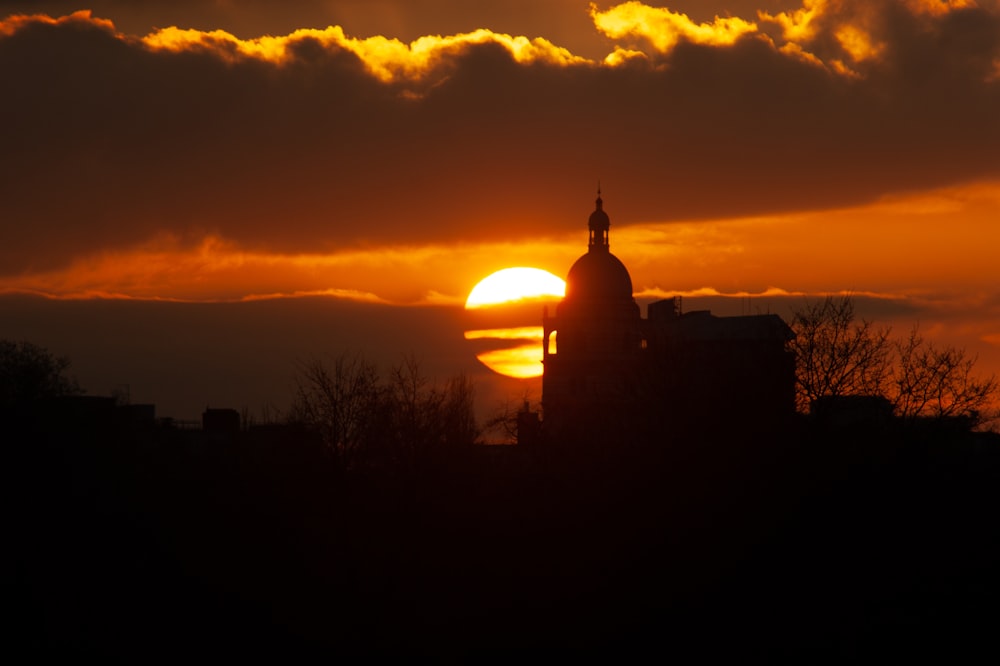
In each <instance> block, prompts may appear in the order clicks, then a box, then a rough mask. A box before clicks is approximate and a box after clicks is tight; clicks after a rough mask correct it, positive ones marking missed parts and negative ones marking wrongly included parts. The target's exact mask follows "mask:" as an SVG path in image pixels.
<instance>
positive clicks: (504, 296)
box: [465, 267, 566, 309]
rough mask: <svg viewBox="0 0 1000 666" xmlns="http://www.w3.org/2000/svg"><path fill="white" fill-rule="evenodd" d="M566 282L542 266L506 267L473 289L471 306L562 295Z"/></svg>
mask: <svg viewBox="0 0 1000 666" xmlns="http://www.w3.org/2000/svg"><path fill="white" fill-rule="evenodd" d="M565 294H566V283H565V282H563V280H562V279H561V278H559V277H556V276H555V275H553V274H552V273H549V272H548V271H544V270H542V269H540V268H525V267H517V268H505V269H503V270H500V271H497V272H496V273H493V274H491V275H489V276H487V277H485V278H483V279H482V280H480V281H479V283H478V284H477V285H476V286H475V287H473V289H472V291H471V292H469V297H468V298H467V299H466V301H465V307H466V308H467V309H474V308H481V307H487V306H490V305H499V304H501V303H510V302H513V301H519V300H522V299H527V298H542V297H545V296H551V297H558V298H562V297H563V296H564V295H565Z"/></svg>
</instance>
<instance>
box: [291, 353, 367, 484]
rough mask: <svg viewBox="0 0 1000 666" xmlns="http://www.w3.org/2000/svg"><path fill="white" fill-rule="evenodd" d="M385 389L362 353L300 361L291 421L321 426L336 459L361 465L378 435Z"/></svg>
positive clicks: (348, 464)
mask: <svg viewBox="0 0 1000 666" xmlns="http://www.w3.org/2000/svg"><path fill="white" fill-rule="evenodd" d="M381 393H382V389H381V387H380V386H379V383H378V371H377V369H376V368H375V366H374V365H373V364H371V363H369V362H368V361H366V360H365V359H364V358H363V357H362V356H361V355H360V354H342V355H341V356H338V357H336V358H334V359H332V361H331V362H324V361H323V360H322V359H319V358H311V359H309V360H308V361H305V362H303V363H301V364H300V366H299V368H298V372H297V374H296V377H295V394H294V396H293V399H292V404H291V407H290V408H289V414H288V420H289V421H291V422H295V423H302V424H305V425H307V426H309V427H310V428H314V429H316V430H317V431H318V432H319V434H320V437H321V438H322V441H323V444H324V446H325V447H326V449H327V451H328V452H329V454H330V455H331V456H332V457H333V459H334V462H335V463H336V464H337V465H338V466H339V467H341V468H343V469H350V468H351V467H354V466H355V465H357V464H358V462H359V458H360V457H361V456H362V454H363V453H366V452H367V451H368V450H370V449H371V446H372V442H373V441H374V440H375V439H377V435H376V431H377V430H378V425H379V420H378V417H379V415H380V414H379V413H380V406H381V403H382V399H381V398H382V396H381Z"/></svg>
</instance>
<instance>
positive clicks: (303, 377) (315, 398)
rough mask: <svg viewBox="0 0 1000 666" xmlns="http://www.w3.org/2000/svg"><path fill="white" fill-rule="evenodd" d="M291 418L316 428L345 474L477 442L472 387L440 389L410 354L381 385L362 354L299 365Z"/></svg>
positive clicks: (457, 380) (453, 383)
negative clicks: (352, 470) (346, 471)
mask: <svg viewBox="0 0 1000 666" xmlns="http://www.w3.org/2000/svg"><path fill="white" fill-rule="evenodd" d="M295 385H296V392H295V396H294V399H293V402H292V406H291V408H290V410H289V420H290V421H292V422H298V423H302V424H305V425H307V426H309V427H311V428H315V429H316V430H317V431H318V432H319V433H320V435H321V437H322V439H323V442H324V444H325V446H326V447H327V449H329V451H330V452H331V454H333V456H334V458H335V460H336V462H337V463H338V464H339V465H340V466H342V467H343V468H344V469H350V468H356V467H370V466H380V465H385V464H391V463H397V464H404V465H412V464H414V463H415V462H417V461H419V460H423V459H427V458H428V457H429V456H431V455H434V454H437V453H443V452H446V451H448V450H454V449H455V448H457V447H461V446H466V445H471V444H473V443H475V441H476V440H477V438H478V436H479V431H478V428H477V427H476V420H475V410H474V407H475V405H474V397H475V390H474V387H473V384H472V382H471V381H470V380H469V379H468V377H466V376H465V375H458V376H456V377H453V378H451V379H450V380H448V382H446V384H445V385H444V388H443V389H439V388H438V387H437V386H436V385H434V384H433V383H432V382H431V381H430V380H429V379H428V378H427V377H426V376H425V375H424V374H423V373H422V372H421V370H420V364H419V362H418V361H417V360H416V359H415V358H414V357H412V356H407V357H405V358H404V359H403V361H402V362H401V363H400V364H399V365H397V366H395V367H393V368H392V369H391V371H390V377H389V381H388V382H387V383H383V382H382V381H381V380H380V378H379V374H378V370H377V369H376V367H375V366H374V365H373V364H371V363H369V362H367V361H365V360H364V358H363V357H362V356H360V355H358V354H353V355H348V354H345V355H341V356H339V357H337V358H335V359H333V360H332V361H331V362H324V361H322V360H320V359H312V360H310V361H308V362H305V363H303V364H301V366H300V367H299V371H298V374H297V376H296V379H295Z"/></svg>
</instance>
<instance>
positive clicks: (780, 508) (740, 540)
mask: <svg viewBox="0 0 1000 666" xmlns="http://www.w3.org/2000/svg"><path fill="white" fill-rule="evenodd" d="M757 439H758V441H742V440H741V439H740V438H738V437H734V438H726V439H725V441H715V442H713V441H710V439H708V438H699V437H690V438H686V439H684V440H677V441H670V440H669V438H667V439H665V441H664V442H663V443H662V446H660V447H659V448H658V449H656V450H653V451H650V450H630V449H629V447H627V446H626V445H624V444H622V443H619V442H609V443H607V447H606V449H605V450H604V451H597V452H589V453H587V452H581V451H579V450H573V448H572V447H563V448H561V449H549V450H547V451H545V450H543V451H539V450H536V451H534V452H532V451H528V450H524V449H520V450H517V449H513V448H504V449H500V448H497V447H493V448H483V449H476V450H464V451H457V452H450V453H449V454H448V455H429V456H427V457H426V458H423V459H419V460H416V461H414V462H411V463H409V464H407V465H406V466H397V467H387V468H383V469H378V470H370V471H368V472H366V473H341V472H338V471H337V470H336V469H335V468H334V467H333V466H332V464H330V463H329V461H328V460H327V459H326V458H325V457H324V456H323V455H322V452H321V451H320V450H319V449H317V448H315V447H313V446H308V445H305V444H302V443H301V442H297V441H296V440H295V438H293V437H292V438H288V439H287V441H283V440H282V437H281V436H275V435H274V433H272V434H271V435H269V436H267V437H256V438H254V437H251V436H249V435H248V434H242V435H240V436H236V437H231V438H220V439H219V440H218V441H203V440H199V439H196V438H192V437H184V436H180V435H179V434H177V433H174V434H171V433H169V432H159V433H155V432H146V433H143V434H142V435H141V436H136V434H135V433H130V434H129V435H128V436H125V435H122V434H121V433H111V432H101V433H96V434H95V433H93V432H90V433H75V432H73V431H67V430H65V429H57V431H56V432H52V431H49V432H24V433H21V434H18V435H15V436H13V437H12V439H11V440H8V441H7V442H6V445H5V449H6V450H5V453H4V455H5V458H6V461H5V464H4V465H3V469H4V471H3V479H2V482H3V487H4V489H5V490H4V492H5V497H4V510H5V515H4V526H5V530H4V531H5V538H4V542H5V546H4V553H5V554H4V560H5V561H4V562H3V585H4V590H3V597H4V604H5V606H6V607H7V608H6V617H7V618H8V619H7V620H5V621H4V634H6V637H5V638H4V645H5V649H4V651H5V653H7V654H12V655H14V654H16V655H18V659H17V660H16V663H30V662H33V661H34V662H52V661H53V660H56V659H58V660H66V659H69V658H73V659H78V658H86V659H88V660H90V659H100V660H101V661H104V662H105V663H107V662H109V661H110V662H115V661H122V662H130V663H150V662H176V661H178V660H183V661H184V662H196V663H197V662H203V661H217V660H223V659H224V660H227V661H229V660H235V659H244V660H245V659H251V660H254V661H258V660H267V661H276V660H281V661H289V660H290V661H293V662H298V661H311V660H314V659H317V660H329V659H330V658H333V657H340V656H380V655H387V656H407V657H410V656H417V657H430V658H433V659H442V660H444V659H453V658H458V659H473V660H480V659H481V660H489V659H494V658H495V659H498V660H499V659H507V658H513V657H524V656H529V655H539V654H541V655H546V654H547V655H551V656H565V657H578V656H598V657H609V658H618V657H630V656H632V657H638V656H640V655H647V654H648V655H651V656H653V657H654V658H657V659H664V658H674V657H676V658H678V659H683V660H684V662H686V663H690V662H692V661H695V662H697V661H709V660H714V659H715V658H719V657H725V658H730V659H732V658H736V659H740V660H741V661H767V662H775V661H786V660H787V661H789V662H794V663H817V662H819V663H823V662H833V663H838V662H844V661H857V660H866V661H867V660H871V661H882V662H886V661H899V660H901V659H906V658H913V657H917V656H920V657H923V658H924V659H925V660H926V659H928V658H930V659H934V660H940V661H942V662H945V661H947V662H948V663H954V662H955V661H956V660H959V661H966V660H968V659H971V658H975V659H976V660H982V659H989V658H990V657H991V656H992V657H993V658H996V657H997V656H1000V655H998V653H1000V647H998V645H997V644H996V642H995V640H994V637H995V622H996V620H997V618H998V611H997V602H998V600H1000V595H998V592H1000V568H998V566H997V563H998V562H1000V557H998V556H1000V548H998V543H997V533H998V530H997V515H998V514H997V510H998V508H1000V483H998V481H1000V442H998V438H997V436H993V435H976V434H970V433H962V432H947V431H934V430H933V429H930V430H926V429H925V430H922V431H920V432H909V431H908V432H897V431H892V432H885V431H880V432H877V433H876V432H859V431H853V432H851V431H846V430H845V431H841V432H837V433H831V432H821V431H810V430H809V428H808V427H802V428H801V429H800V431H799V432H798V433H796V434H795V435H789V436H787V437H785V438H783V439H780V440H775V441H769V442H764V441H762V440H760V438H757ZM11 663H15V662H11Z"/></svg>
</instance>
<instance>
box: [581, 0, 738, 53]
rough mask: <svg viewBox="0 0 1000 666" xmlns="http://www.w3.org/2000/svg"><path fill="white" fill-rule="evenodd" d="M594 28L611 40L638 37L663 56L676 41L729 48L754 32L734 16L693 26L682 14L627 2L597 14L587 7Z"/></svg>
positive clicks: (597, 11)
mask: <svg viewBox="0 0 1000 666" xmlns="http://www.w3.org/2000/svg"><path fill="white" fill-rule="evenodd" d="M590 15H591V17H592V18H593V20H594V25H595V26H596V27H597V29H598V30H600V31H601V32H603V33H604V34H605V35H607V36H608V37H611V38H612V39H621V38H623V37H640V38H642V39H644V40H646V41H648V42H649V43H650V44H652V45H653V47H654V48H655V49H656V50H658V51H660V52H662V53H666V52H668V51H670V50H671V49H672V48H673V47H674V46H675V45H676V44H677V42H678V41H679V40H681V39H686V40H688V41H690V42H693V43H695V44H707V45H711V46H720V45H730V44H732V43H733V42H735V41H736V40H737V39H739V38H740V37H742V36H743V35H747V34H750V33H753V32H756V31H757V26H756V25H755V24H754V23H751V22H749V21H745V20H743V19H741V18H738V17H732V16H730V17H718V16H717V17H715V20H714V21H713V22H712V23H695V22H694V21H692V20H691V19H690V18H688V17H687V15H686V14H682V13H679V12H672V11H670V10H669V9H667V8H661V7H651V6H649V5H646V4H643V3H641V2H637V1H636V0H630V1H629V2H624V3H621V4H618V5H615V6H613V7H611V8H609V9H607V10H605V11H601V10H599V9H598V8H597V5H596V4H594V3H591V4H590Z"/></svg>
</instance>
